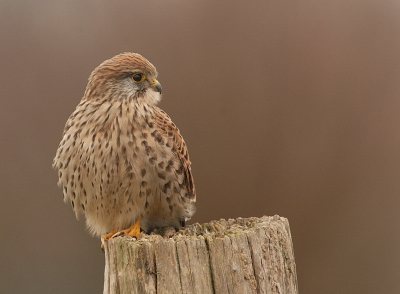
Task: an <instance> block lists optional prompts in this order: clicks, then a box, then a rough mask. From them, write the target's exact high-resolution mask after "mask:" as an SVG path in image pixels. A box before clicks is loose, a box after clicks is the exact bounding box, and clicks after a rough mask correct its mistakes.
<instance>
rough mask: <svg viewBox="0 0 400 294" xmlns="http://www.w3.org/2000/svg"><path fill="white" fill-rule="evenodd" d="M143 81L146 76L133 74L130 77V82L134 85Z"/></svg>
mask: <svg viewBox="0 0 400 294" xmlns="http://www.w3.org/2000/svg"><path fill="white" fill-rule="evenodd" d="M145 79H146V76H145V75H144V74H141V73H135V74H133V75H132V80H133V81H134V82H135V83H140V82H143V81H144V80H145Z"/></svg>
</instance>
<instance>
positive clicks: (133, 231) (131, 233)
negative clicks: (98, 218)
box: [101, 217, 141, 249]
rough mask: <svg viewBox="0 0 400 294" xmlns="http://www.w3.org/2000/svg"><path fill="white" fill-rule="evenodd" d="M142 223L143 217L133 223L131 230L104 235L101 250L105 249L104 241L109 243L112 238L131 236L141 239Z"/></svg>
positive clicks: (113, 231)
mask: <svg viewBox="0 0 400 294" xmlns="http://www.w3.org/2000/svg"><path fill="white" fill-rule="evenodd" d="M140 221H141V217H139V218H138V219H137V220H136V221H135V223H133V224H132V225H131V226H130V227H129V228H127V229H124V230H112V231H111V232H109V233H108V234H104V235H102V236H101V248H102V249H104V241H107V240H108V239H110V238H114V237H119V236H131V237H135V238H137V237H139V235H140Z"/></svg>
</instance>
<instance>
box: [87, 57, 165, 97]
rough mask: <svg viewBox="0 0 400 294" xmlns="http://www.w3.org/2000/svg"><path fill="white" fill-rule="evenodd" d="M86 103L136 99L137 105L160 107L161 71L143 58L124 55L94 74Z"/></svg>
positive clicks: (101, 65) (111, 60)
mask: <svg viewBox="0 0 400 294" xmlns="http://www.w3.org/2000/svg"><path fill="white" fill-rule="evenodd" d="M83 99H84V100H95V101H105V100H115V99H134V100H135V102H136V103H146V104H149V105H154V104H157V103H158V102H159V101H160V100H161V84H160V83H159V82H158V81H157V70H156V68H155V67H154V65H152V64H151V63H150V62H149V61H148V60H147V59H146V58H144V57H143V56H141V55H140V54H137V53H121V54H119V55H116V56H114V57H113V58H111V59H108V60H106V61H104V62H103V63H102V64H100V65H99V66H98V67H97V68H96V69H95V70H94V71H93V72H92V74H91V75H90V77H89V82H88V85H87V87H86V91H85V95H84V97H83Z"/></svg>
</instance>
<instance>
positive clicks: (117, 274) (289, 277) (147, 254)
mask: <svg viewBox="0 0 400 294" xmlns="http://www.w3.org/2000/svg"><path fill="white" fill-rule="evenodd" d="M166 234H167V235H168V233H166ZM164 235H165V232H164ZM171 235H172V236H170V237H162V236H161V235H159V234H152V235H146V234H142V235H141V236H139V239H138V240H136V239H133V238H130V237H116V238H113V239H110V240H109V241H108V242H105V248H104V249H105V258H106V267H105V273H104V294H117V293H121V294H123V293H129V294H131V293H157V294H160V293H174V294H175V293H201V294H209V293H210V294H211V293H215V294H222V293H238V294H244V293H268V294H271V293H280V294H282V293H290V294H292V293H298V286H297V277H296V264H295V260H294V253H293V244H292V238H291V235H290V228H289V222H288V220H287V219H286V218H283V217H279V216H273V217H268V216H264V217H261V218H255V217H253V218H246V219H244V218H238V219H235V220H233V219H229V220H224V219H221V220H219V221H211V222H210V223H207V224H193V225H190V226H187V227H185V228H183V229H181V230H180V231H179V232H177V233H172V234H171Z"/></svg>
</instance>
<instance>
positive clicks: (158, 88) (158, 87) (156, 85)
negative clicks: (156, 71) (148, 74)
mask: <svg viewBox="0 0 400 294" xmlns="http://www.w3.org/2000/svg"><path fill="white" fill-rule="evenodd" d="M150 85H151V87H152V88H153V89H154V90H156V91H157V92H158V93H160V94H161V90H162V87H161V84H160V83H159V81H157V80H156V79H153V80H152V81H151V82H150Z"/></svg>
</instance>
